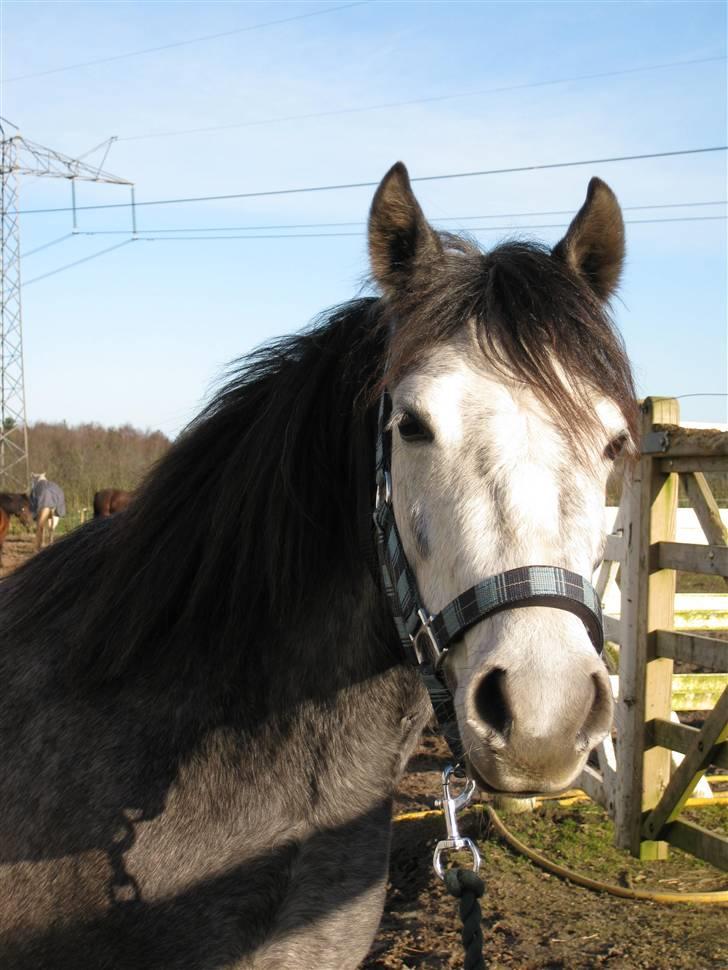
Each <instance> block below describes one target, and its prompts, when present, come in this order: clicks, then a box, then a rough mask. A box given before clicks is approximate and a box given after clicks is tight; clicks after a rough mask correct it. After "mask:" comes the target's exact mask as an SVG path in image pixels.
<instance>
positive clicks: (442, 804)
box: [432, 765, 480, 879]
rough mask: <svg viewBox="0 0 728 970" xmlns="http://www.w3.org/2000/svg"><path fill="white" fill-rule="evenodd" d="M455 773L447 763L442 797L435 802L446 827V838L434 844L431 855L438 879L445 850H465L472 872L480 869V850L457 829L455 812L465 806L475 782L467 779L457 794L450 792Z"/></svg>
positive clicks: (470, 796) (440, 874) (441, 877)
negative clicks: (433, 850) (470, 857)
mask: <svg viewBox="0 0 728 970" xmlns="http://www.w3.org/2000/svg"><path fill="white" fill-rule="evenodd" d="M454 774H455V768H453V766H452V765H448V766H447V768H445V770H444V771H443V773H442V798H441V799H438V800H437V801H436V802H435V805H437V807H438V808H442V809H443V810H444V812H445V825H446V827H447V838H446V839H442V840H441V841H440V842H438V843H437V845H436V846H435V854H434V856H433V857H432V865H433V866H434V868H435V872H436V873H437V875H438V876H439V877H440V879H444V878H445V870H444V867H443V864H442V856H443V854H444V853H445V852H451V851H452V852H459V851H461V850H463V849H465V850H467V851H468V852H469V853H470V854H471V856H472V858H473V872H477V871H478V870H479V869H480V852H478V847H477V846H476V844H475V843H474V842H473V840H472V839H466V838H462V837H461V835H460V830H459V829H458V821H457V812H459V811H460V809H462V808H465V807H466V806H467V805H468V803H469V802H470V799H471V798H472V797H473V793H474V792H475V782H474V781H473V780H472V779H468V782H467V784H466V786H465V788H463V790H462V791H461V792H460V794H459V795H453V794H452V793H451V792H450V779H451V777H452V776H453V775H454Z"/></svg>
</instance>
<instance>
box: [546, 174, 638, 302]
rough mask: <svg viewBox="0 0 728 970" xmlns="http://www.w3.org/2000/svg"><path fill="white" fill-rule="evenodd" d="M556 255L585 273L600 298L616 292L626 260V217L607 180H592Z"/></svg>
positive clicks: (579, 272)
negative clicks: (624, 219)
mask: <svg viewBox="0 0 728 970" xmlns="http://www.w3.org/2000/svg"><path fill="white" fill-rule="evenodd" d="M553 255H554V256H555V257H556V258H557V259H561V260H563V261H564V262H565V263H566V264H567V265H568V266H570V267H571V268H572V269H573V270H575V271H576V272H577V273H578V274H579V275H580V276H582V277H583V278H584V279H585V280H586V282H587V283H588V284H589V286H590V287H591V288H592V290H594V292H595V293H596V295H597V296H598V297H599V298H600V299H601V300H608V299H609V298H610V297H611V296H612V295H613V293H614V291H615V290H616V289H617V285H618V283H619V277H620V275H621V273H622V266H623V264H624V221H623V219H622V210H621V209H620V207H619V202H617V197H616V196H615V194H614V192H612V190H611V189H610V188H609V186H608V185H607V183H606V182H602V180H601V179H598V178H593V179H592V180H591V181H590V182H589V188H588V189H587V192H586V201H585V202H584V205H583V206H582V207H581V209H579V211H578V212H577V214H576V215H575V216H574V220H573V222H572V223H571V225H570V226H569V228H568V230H567V233H566V235H565V236H564V238H563V239H562V240H561V242H560V243H557V245H556V246H554V249H553Z"/></svg>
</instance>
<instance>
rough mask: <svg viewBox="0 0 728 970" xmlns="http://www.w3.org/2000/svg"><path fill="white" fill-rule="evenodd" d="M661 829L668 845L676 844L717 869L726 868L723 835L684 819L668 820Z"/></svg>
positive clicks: (726, 844) (727, 852) (727, 860)
mask: <svg viewBox="0 0 728 970" xmlns="http://www.w3.org/2000/svg"><path fill="white" fill-rule="evenodd" d="M663 831H664V835H665V838H666V839H667V840H668V842H669V843H670V845H674V846H677V848H678V849H682V850H683V851H684V852H689V853H690V855H694V856H695V857H696V858H698V859H703V860H704V861H705V862H709V863H710V864H711V865H712V866H715V867H716V868H718V869H724V870H728V838H726V837H725V836H724V835H719V834H718V832H710V831H708V829H705V828H703V827H702V825H696V824H695V823H694V822H686V821H685V820H684V819H679V820H676V821H675V822H670V823H669V824H668V825H666V826H665V828H664V830H663Z"/></svg>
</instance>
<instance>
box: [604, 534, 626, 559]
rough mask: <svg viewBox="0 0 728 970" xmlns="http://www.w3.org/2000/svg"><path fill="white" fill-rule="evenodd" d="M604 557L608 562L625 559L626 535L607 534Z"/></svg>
mask: <svg viewBox="0 0 728 970" xmlns="http://www.w3.org/2000/svg"><path fill="white" fill-rule="evenodd" d="M604 558H605V560H607V561H608V562H622V560H623V559H624V536H620V535H616V534H612V535H608V536H607V541H606V543H605V545H604Z"/></svg>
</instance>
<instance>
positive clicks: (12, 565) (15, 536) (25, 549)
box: [0, 520, 35, 579]
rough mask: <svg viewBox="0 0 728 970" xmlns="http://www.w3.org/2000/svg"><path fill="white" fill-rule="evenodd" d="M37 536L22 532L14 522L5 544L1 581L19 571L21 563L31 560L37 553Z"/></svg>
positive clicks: (0, 567)
mask: <svg viewBox="0 0 728 970" xmlns="http://www.w3.org/2000/svg"><path fill="white" fill-rule="evenodd" d="M34 543H35V534H34V533H32V532H29V531H25V530H21V528H20V526H19V525H17V524H16V522H15V520H13V523H12V526H11V531H10V532H8V534H7V536H6V537H5V542H4V543H3V552H2V565H0V579H5V577H6V576H9V575H10V573H11V572H12V571H13V570H14V569H17V568H18V566H20V565H21V563H24V562H25V560H26V559H29V558H30V557H31V556H32V555H33V553H34V552H35V544H34Z"/></svg>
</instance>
